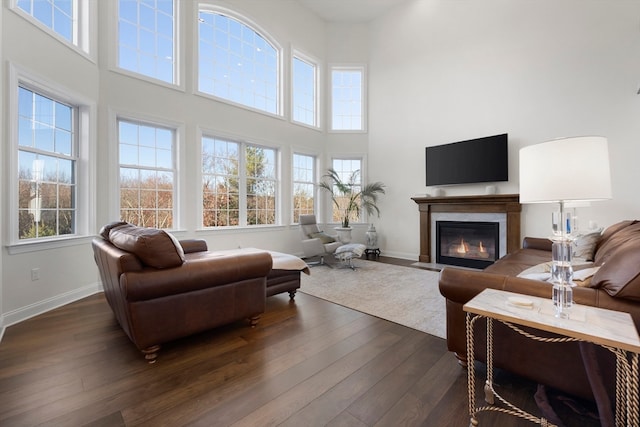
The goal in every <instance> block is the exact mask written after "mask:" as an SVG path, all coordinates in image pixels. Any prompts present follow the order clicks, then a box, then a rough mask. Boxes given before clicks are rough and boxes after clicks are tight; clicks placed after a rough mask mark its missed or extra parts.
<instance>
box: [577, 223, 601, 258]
mask: <svg viewBox="0 0 640 427" xmlns="http://www.w3.org/2000/svg"><path fill="white" fill-rule="evenodd" d="M601 235H602V229H599V230H596V231H593V232H591V233H588V234H580V235H578V237H576V239H575V240H574V241H573V257H574V258H580V259H584V260H586V261H593V255H594V254H595V252H596V246H597V245H598V241H599V240H600V236H601Z"/></svg>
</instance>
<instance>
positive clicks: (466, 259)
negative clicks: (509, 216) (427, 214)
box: [436, 221, 500, 268]
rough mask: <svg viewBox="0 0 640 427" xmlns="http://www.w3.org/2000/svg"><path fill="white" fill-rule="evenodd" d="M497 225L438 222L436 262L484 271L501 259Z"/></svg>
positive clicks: (496, 223) (491, 223) (488, 223)
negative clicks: (482, 269)
mask: <svg viewBox="0 0 640 427" xmlns="http://www.w3.org/2000/svg"><path fill="white" fill-rule="evenodd" d="M499 248H500V224H499V223H498V222H476V221H436V262H437V263H440V264H449V265H457V266H461V267H471V268H485V267H488V266H489V265H491V264H493V263H494V261H496V260H497V259H498V258H499Z"/></svg>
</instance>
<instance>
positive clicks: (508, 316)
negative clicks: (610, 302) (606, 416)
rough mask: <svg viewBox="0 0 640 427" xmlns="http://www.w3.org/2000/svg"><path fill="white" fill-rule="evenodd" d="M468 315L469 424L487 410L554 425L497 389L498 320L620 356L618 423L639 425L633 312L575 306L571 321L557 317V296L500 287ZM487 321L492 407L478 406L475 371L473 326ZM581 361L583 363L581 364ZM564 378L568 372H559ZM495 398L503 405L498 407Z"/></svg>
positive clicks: (639, 347) (474, 303)
mask: <svg viewBox="0 0 640 427" xmlns="http://www.w3.org/2000/svg"><path fill="white" fill-rule="evenodd" d="M523 298H524V299H525V300H526V302H530V303H531V306H529V307H528V306H518V305H517V304H512V303H510V300H511V301H518V300H520V301H522V299H523ZM464 311H466V312H467V360H468V361H469V368H468V370H467V375H468V377H467V387H468V393H469V416H470V417H471V420H470V423H469V426H470V427H476V426H477V425H478V419H477V418H476V415H477V414H478V413H479V412H482V411H497V412H502V413H505V414H510V415H514V416H517V417H520V418H523V419H526V420H528V421H531V422H534V423H538V424H541V425H547V426H552V425H553V424H550V423H548V421H547V420H545V419H543V418H538V417H536V416H534V415H531V414H529V413H528V412H525V411H523V410H521V409H520V408H517V407H516V406H515V405H513V404H512V403H510V402H507V401H506V400H505V399H504V398H502V397H501V396H500V395H499V394H498V393H496V391H495V390H494V388H493V321H498V322H501V323H503V324H504V325H506V326H508V327H509V328H511V329H513V330H514V331H516V332H518V333H520V334H522V335H524V336H526V337H527V338H530V339H533V340H535V341H539V342H541V343H545V342H569V341H586V342H590V343H593V344H596V345H599V346H601V347H603V348H606V349H607V350H609V351H611V352H612V353H614V354H615V356H616V407H615V425H616V426H618V427H622V426H628V427H637V426H638V425H640V424H639V421H640V420H639V415H638V411H639V409H638V353H640V338H638V331H637V330H636V327H635V324H634V323H633V319H631V315H630V314H629V313H625V312H621V311H613V310H605V309H602V308H598V307H591V306H586V305H577V304H576V305H574V306H573V307H572V308H571V311H572V313H570V318H569V319H558V318H556V317H555V316H554V312H555V311H554V307H553V302H552V301H551V298H539V297H534V296H529V295H520V294H516V293H512V292H505V291H500V290H496V289H485V290H483V291H482V292H481V293H479V294H478V295H476V296H475V297H474V298H473V299H471V301H469V302H468V303H466V304H465V305H464ZM480 318H486V319H487V379H486V382H485V386H484V393H485V401H486V402H487V403H488V404H489V406H482V407H477V406H476V401H475V393H476V385H475V369H474V365H473V361H474V360H475V358H474V337H473V335H474V334H473V327H474V324H475V322H476V320H478V319H480ZM519 326H528V327H531V328H534V329H537V330H540V331H546V332H551V333H554V334H558V335H561V336H560V337H557V338H543V337H539V336H536V335H533V334H531V333H528V332H526V331H524V330H523V329H521V328H519ZM576 363H579V361H576ZM558 375H562V372H558ZM494 398H497V399H498V400H499V401H500V402H501V403H502V404H503V405H501V406H494V403H496V402H494V400H495V399H494Z"/></svg>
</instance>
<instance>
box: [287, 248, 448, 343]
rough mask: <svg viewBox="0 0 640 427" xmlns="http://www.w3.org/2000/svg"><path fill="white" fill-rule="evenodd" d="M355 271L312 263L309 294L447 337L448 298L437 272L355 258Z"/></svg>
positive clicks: (306, 283) (306, 281) (306, 279)
mask: <svg viewBox="0 0 640 427" xmlns="http://www.w3.org/2000/svg"><path fill="white" fill-rule="evenodd" d="M354 265H355V266H356V267H357V269H356V270H355V271H353V270H351V269H349V268H344V267H335V268H328V267H323V266H317V267H313V268H312V269H311V275H310V276H307V275H306V274H303V275H302V284H301V288H300V290H301V291H302V292H304V293H306V294H309V295H313V296H315V297H318V298H322V299H325V300H327V301H331V302H333V303H336V304H340V305H343V306H345V307H348V308H352V309H354V310H358V311H361V312H363V313H367V314H371V315H373V316H376V317H380V318H382V319H385V320H390V321H392V322H395V323H399V324H401V325H404V326H408V327H410V328H413V329H417V330H419V331H423V332H426V333H428V334H431V335H435V336H437V337H440V338H445V337H446V317H445V313H446V312H445V299H444V297H443V296H442V295H440V291H439V290H438V276H439V275H438V273H437V272H435V271H428V270H420V269H417V268H411V267H402V266H397V265H391V264H383V263H380V262H374V261H365V260H361V259H357V260H354Z"/></svg>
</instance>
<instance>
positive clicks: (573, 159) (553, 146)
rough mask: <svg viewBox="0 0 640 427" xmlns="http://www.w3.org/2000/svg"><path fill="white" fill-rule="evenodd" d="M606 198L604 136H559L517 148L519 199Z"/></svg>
mask: <svg viewBox="0 0 640 427" xmlns="http://www.w3.org/2000/svg"><path fill="white" fill-rule="evenodd" d="M610 198H611V173H610V170H609V149H608V144H607V139H606V138H604V137H601V136H581V137H574V138H563V139H556V140H553V141H548V142H543V143H541V144H535V145H529V146H527V147H524V148H522V149H520V203H550V202H566V201H589V200H605V199H610Z"/></svg>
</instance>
